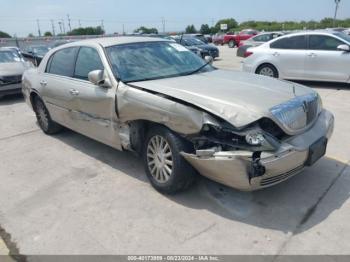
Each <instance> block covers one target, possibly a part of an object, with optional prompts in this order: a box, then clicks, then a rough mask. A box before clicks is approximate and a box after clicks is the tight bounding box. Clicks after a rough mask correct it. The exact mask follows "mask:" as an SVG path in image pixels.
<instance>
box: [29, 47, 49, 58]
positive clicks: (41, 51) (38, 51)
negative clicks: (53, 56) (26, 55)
mask: <svg viewBox="0 0 350 262" xmlns="http://www.w3.org/2000/svg"><path fill="white" fill-rule="evenodd" d="M49 50H50V48H48V47H47V46H35V47H33V52H34V54H36V55H39V56H44V55H45V54H46V53H47V52H49Z"/></svg>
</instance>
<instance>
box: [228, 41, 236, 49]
mask: <svg viewBox="0 0 350 262" xmlns="http://www.w3.org/2000/svg"><path fill="white" fill-rule="evenodd" d="M235 46H236V42H235V41H233V40H230V42H228V47H229V48H234V47H235Z"/></svg>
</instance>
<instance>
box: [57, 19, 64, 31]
mask: <svg viewBox="0 0 350 262" xmlns="http://www.w3.org/2000/svg"><path fill="white" fill-rule="evenodd" d="M58 25H59V26H60V32H61V34H63V30H62V22H61V21H58Z"/></svg>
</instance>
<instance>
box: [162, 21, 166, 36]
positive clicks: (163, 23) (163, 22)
mask: <svg viewBox="0 0 350 262" xmlns="http://www.w3.org/2000/svg"><path fill="white" fill-rule="evenodd" d="M162 25H163V34H165V19H164V17H162Z"/></svg>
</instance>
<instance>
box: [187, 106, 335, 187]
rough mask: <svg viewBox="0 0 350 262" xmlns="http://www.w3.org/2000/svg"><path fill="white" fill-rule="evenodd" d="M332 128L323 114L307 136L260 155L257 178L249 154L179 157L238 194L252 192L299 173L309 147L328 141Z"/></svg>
mask: <svg viewBox="0 0 350 262" xmlns="http://www.w3.org/2000/svg"><path fill="white" fill-rule="evenodd" d="M333 128H334V117H333V115H332V114H331V113H330V112H328V111H326V110H323V112H322V113H321V114H320V116H319V118H318V120H317V122H316V123H315V124H314V126H313V127H312V128H311V129H309V130H308V131H307V132H305V133H303V134H301V135H298V136H295V137H292V138H291V139H289V140H288V141H285V142H283V144H282V145H281V147H280V149H279V150H278V151H277V152H263V153H262V155H261V159H260V161H259V165H260V166H261V167H263V168H264V170H265V172H264V173H263V175H261V176H256V175H252V166H253V160H252V152H248V151H234V152H217V153H215V154H214V155H213V156H211V157H200V156H196V155H192V154H187V153H182V155H183V156H184V158H185V159H186V160H187V161H188V162H189V163H190V164H191V165H192V166H193V167H194V168H195V169H197V170H198V172H199V173H201V174H202V175H203V176H206V177H208V178H210V179H212V180H214V181H217V182H219V183H222V184H224V185H227V186H230V187H233V188H236V189H239V190H243V191H253V190H258V189H262V188H266V187H269V186H273V185H275V184H278V183H280V182H282V181H285V180H287V179H288V178H290V177H292V176H294V175H296V174H298V173H300V172H301V171H302V170H303V169H304V167H305V166H306V162H307V159H308V157H309V148H310V146H311V145H313V144H314V143H315V142H316V141H318V140H319V139H321V138H323V137H324V138H327V139H329V138H330V137H331V136H332V133H333Z"/></svg>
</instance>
